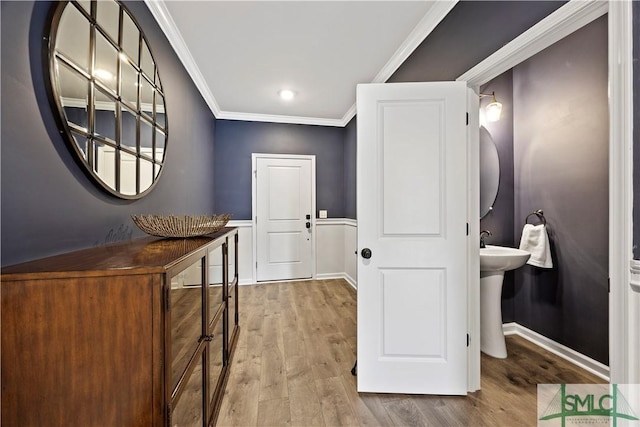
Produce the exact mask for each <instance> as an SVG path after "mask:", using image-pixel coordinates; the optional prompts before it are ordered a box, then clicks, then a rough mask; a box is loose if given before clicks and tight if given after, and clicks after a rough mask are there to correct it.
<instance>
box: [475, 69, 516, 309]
mask: <svg viewBox="0 0 640 427" xmlns="http://www.w3.org/2000/svg"><path fill="white" fill-rule="evenodd" d="M480 92H481V93H491V92H495V93H496V98H497V99H498V100H499V101H500V102H501V103H502V115H501V117H500V120H498V121H497V122H487V121H486V120H482V121H481V124H482V125H483V126H484V127H485V128H486V129H487V131H488V132H489V134H490V135H491V137H492V139H493V142H494V143H495V144H496V148H497V149H498V158H499V161H500V184H499V187H498V195H497V197H496V201H495V202H494V204H493V210H492V211H490V212H489V213H488V214H487V215H486V216H485V217H484V218H482V219H481V220H480V230H489V231H491V233H492V236H491V237H488V238H487V243H489V244H492V245H501V246H509V247H514V246H516V245H517V244H518V243H519V242H516V241H515V237H514V235H513V221H514V218H513V197H514V196H513V73H512V72H511V70H509V71H507V72H506V73H504V74H502V75H501V76H498V77H496V78H495V79H493V80H492V81H490V82H489V83H487V84H486V85H484V86H482V88H481V89H480ZM489 102H491V98H490V97H486V98H482V99H481V102H480V108H481V112H480V113H481V117H483V111H482V109H483V108H484V107H485V106H486V105H487V104H488V103H489ZM514 274H515V272H514V271H507V272H505V275H504V282H503V285H502V320H503V322H513V321H515V313H514V300H513V296H514Z"/></svg>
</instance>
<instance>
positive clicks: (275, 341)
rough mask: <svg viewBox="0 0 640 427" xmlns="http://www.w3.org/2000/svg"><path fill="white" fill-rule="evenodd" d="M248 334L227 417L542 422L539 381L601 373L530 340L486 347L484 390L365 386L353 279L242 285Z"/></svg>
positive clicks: (258, 422) (349, 422)
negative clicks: (501, 355) (360, 386)
mask: <svg viewBox="0 0 640 427" xmlns="http://www.w3.org/2000/svg"><path fill="white" fill-rule="evenodd" d="M239 298H240V328H241V332H240V336H239V341H238V346H237V348H236V351H235V355H234V359H233V363H232V366H231V373H230V376H229V381H228V383H227V386H226V389H225V395H224V398H223V401H222V407H221V410H220V415H219V416H218V421H217V425H218V426H245V427H250V426H274V427H275V426H305V427H306V426H478V427H479V426H492V427H493V426H535V425H536V392H537V391H536V384H538V383H551V384H560V383H601V382H604V381H603V380H601V379H600V378H598V377H596V376H593V375H591V374H589V373H588V372H586V371H583V370H581V369H579V368H577V367H576V366H574V365H572V364H570V363H568V362H566V361H564V360H563V359H561V358H559V357H557V356H555V355H553V354H551V353H549V352H546V351H544V350H542V349H540V348H538V347H536V346H535V345H533V344H531V343H529V342H528V341H526V340H524V339H522V338H520V337H514V336H510V337H507V349H508V352H509V357H508V358H507V359H504V360H500V359H494V358H491V357H487V356H485V355H484V354H483V356H482V390H481V391H478V392H476V393H472V394H469V395H468V396H467V397H460V396H453V397H452V396H414V395H398V394H369V393H366V394H365V393H363V394H358V393H357V392H356V379H355V377H353V376H352V375H351V372H350V371H351V367H352V366H353V362H354V360H355V357H356V356H355V355H356V292H355V290H354V289H353V288H351V287H350V286H349V285H348V284H347V283H346V282H345V281H344V280H323V281H308V282H284V283H270V284H260V285H256V286H241V287H240V291H239Z"/></svg>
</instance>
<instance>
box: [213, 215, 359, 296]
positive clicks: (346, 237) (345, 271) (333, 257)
mask: <svg viewBox="0 0 640 427" xmlns="http://www.w3.org/2000/svg"><path fill="white" fill-rule="evenodd" d="M228 226H229V227H238V240H239V242H238V258H239V259H238V280H239V282H240V284H241V285H250V284H254V283H256V279H255V277H253V265H252V263H253V262H254V261H253V235H252V227H253V224H252V221H251V220H236V221H229V224H228ZM315 230H316V257H317V258H316V275H315V278H316V279H335V278H342V279H345V280H346V281H347V282H349V284H350V285H351V286H353V287H354V288H357V276H356V271H357V268H356V262H357V260H358V256H357V255H356V250H357V223H356V221H355V220H353V219H346V218H326V219H316V227H315ZM218 264H219V263H218ZM215 273H217V269H216V270H215V271H210V274H215ZM212 277H214V276H212Z"/></svg>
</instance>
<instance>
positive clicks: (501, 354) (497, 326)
mask: <svg viewBox="0 0 640 427" xmlns="http://www.w3.org/2000/svg"><path fill="white" fill-rule="evenodd" d="M530 256H531V254H530V253H529V252H526V251H523V250H520V249H515V248H507V247H503V246H490V245H487V247H486V248H480V349H481V350H482V351H483V352H484V353H486V354H488V355H489V356H493V357H497V358H500V359H504V358H506V357H507V347H506V345H505V342H504V333H503V332H502V306H501V296H502V281H503V279H504V272H505V271H509V270H515V269H516V268H519V267H522V266H523V265H524V264H525V263H526V262H527V260H528V259H529V257H530Z"/></svg>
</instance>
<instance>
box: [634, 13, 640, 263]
mask: <svg viewBox="0 0 640 427" xmlns="http://www.w3.org/2000/svg"><path fill="white" fill-rule="evenodd" d="M632 8H633V165H634V166H633V258H634V259H640V4H639V3H638V2H637V1H634V2H633V5H632Z"/></svg>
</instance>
